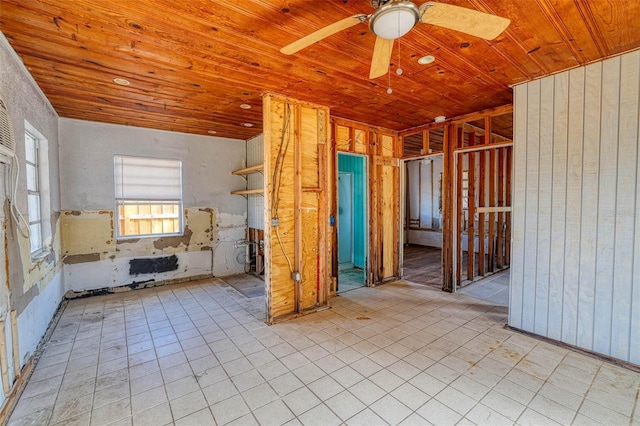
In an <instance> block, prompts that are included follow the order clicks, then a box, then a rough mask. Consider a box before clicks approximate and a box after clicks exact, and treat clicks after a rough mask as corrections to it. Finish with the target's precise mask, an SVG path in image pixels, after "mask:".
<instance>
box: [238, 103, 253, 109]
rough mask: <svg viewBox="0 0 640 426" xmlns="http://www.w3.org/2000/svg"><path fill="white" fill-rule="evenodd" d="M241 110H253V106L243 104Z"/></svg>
mask: <svg viewBox="0 0 640 426" xmlns="http://www.w3.org/2000/svg"><path fill="white" fill-rule="evenodd" d="M240 108H242V109H251V105H249V104H242V105H240Z"/></svg>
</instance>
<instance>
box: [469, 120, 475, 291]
mask: <svg viewBox="0 0 640 426" xmlns="http://www.w3.org/2000/svg"><path fill="white" fill-rule="evenodd" d="M475 136H476V135H475V133H473V132H472V133H469V146H474V145H475ZM467 156H468V159H467V161H468V164H469V167H468V170H469V171H468V172H467V173H468V177H469V180H468V182H469V183H468V197H469V198H468V212H469V213H468V214H469V225H468V226H467V280H469V281H473V279H474V277H475V266H476V259H475V257H476V247H475V240H476V232H475V217H476V196H475V188H476V153H475V152H470V153H469V154H467Z"/></svg>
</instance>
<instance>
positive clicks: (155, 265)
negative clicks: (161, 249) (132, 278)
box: [129, 254, 178, 275]
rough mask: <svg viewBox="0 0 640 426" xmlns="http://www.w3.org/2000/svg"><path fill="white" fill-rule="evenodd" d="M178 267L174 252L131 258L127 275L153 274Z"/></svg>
mask: <svg viewBox="0 0 640 426" xmlns="http://www.w3.org/2000/svg"><path fill="white" fill-rule="evenodd" d="M177 269H178V256H176V255H175V254H174V255H172V256H165V257H154V258H150V259H131V260H130V261H129V275H138V274H155V273H159V272H168V271H175V270H177Z"/></svg>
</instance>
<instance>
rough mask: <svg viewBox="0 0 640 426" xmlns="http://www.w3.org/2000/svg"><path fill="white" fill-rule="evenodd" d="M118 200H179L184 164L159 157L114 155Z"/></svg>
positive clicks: (180, 197)
mask: <svg viewBox="0 0 640 426" xmlns="http://www.w3.org/2000/svg"><path fill="white" fill-rule="evenodd" d="M114 166H115V170H114V171H115V189H116V191H115V192H116V194H115V195H116V199H117V200H118V201H120V202H125V203H126V201H127V200H131V201H180V200H181V199H182V162H181V161H180V160H165V159H159V158H142V157H126V156H122V155H116V156H114Z"/></svg>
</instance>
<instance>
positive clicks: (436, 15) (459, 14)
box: [420, 2, 511, 40]
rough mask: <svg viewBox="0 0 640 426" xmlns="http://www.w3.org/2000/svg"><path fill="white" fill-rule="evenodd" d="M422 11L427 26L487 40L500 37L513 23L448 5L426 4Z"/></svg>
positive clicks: (501, 18)
mask: <svg viewBox="0 0 640 426" xmlns="http://www.w3.org/2000/svg"><path fill="white" fill-rule="evenodd" d="M420 10H421V11H423V14H422V22H424V23H425V24H432V25H437V26H439V27H444V28H448V29H450V30H456V31H460V32H462V33H465V34H470V35H472V36H476V37H480V38H483V39H486V40H493V39H494V38H496V37H498V36H499V35H500V34H501V33H502V32H503V31H504V30H505V29H506V28H507V26H508V25H509V23H510V22H511V21H510V20H509V19H507V18H503V17H501V16H496V15H491V14H489V13H484V12H480V11H478V10H473V9H467V8H466V7H460V6H454V5H451V4H446V3H432V2H429V3H425V4H423V5H422V6H420Z"/></svg>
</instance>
